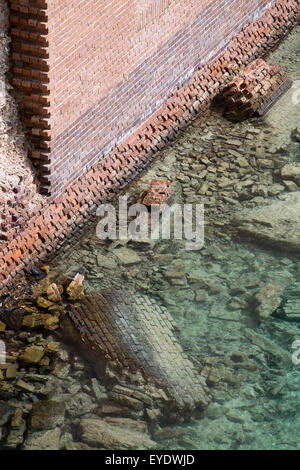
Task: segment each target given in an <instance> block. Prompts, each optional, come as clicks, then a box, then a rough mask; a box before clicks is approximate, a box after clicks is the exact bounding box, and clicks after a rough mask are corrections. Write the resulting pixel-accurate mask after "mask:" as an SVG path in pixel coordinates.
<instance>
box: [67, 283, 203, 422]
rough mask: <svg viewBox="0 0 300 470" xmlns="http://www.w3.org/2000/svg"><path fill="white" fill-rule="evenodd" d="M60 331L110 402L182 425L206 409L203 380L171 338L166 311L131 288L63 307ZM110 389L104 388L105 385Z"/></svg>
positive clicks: (170, 322)
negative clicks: (86, 363)
mask: <svg viewBox="0 0 300 470" xmlns="http://www.w3.org/2000/svg"><path fill="white" fill-rule="evenodd" d="M62 330H63V332H64V333H65V335H66V339H67V340H69V341H70V342H72V343H73V344H75V345H76V347H77V348H78V347H79V348H80V350H81V353H82V354H83V355H84V356H85V357H86V359H88V361H89V363H90V364H92V365H93V367H94V368H95V370H96V372H97V373H98V374H100V375H101V376H103V377H105V378H106V380H108V382H110V381H111V382H112V383H111V386H109V388H111V392H110V394H109V398H110V399H111V400H113V401H116V402H120V401H121V402H122V403H123V404H125V403H126V406H129V407H133V408H136V409H138V410H141V409H143V408H144V407H145V409H148V410H149V409H150V410H151V409H152V410H153V409H154V410H155V409H156V410H157V409H160V410H161V412H162V415H163V419H169V418H171V419H172V421H173V420H174V419H176V420H179V421H181V420H182V419H184V418H186V417H189V416H191V415H194V414H195V412H196V411H199V412H200V414H202V413H203V412H204V411H205V409H206V408H207V406H208V404H209V401H210V400H209V397H208V388H207V386H206V383H205V380H204V377H202V376H201V375H200V374H199V373H198V372H197V370H196V368H195V366H194V365H193V363H192V362H191V361H190V360H189V358H188V357H187V356H186V355H185V353H184V351H183V349H182V347H181V346H180V344H179V342H178V341H177V339H176V335H175V329H174V322H173V319H172V317H171V315H170V314H169V312H168V311H167V309H166V308H164V307H163V306H161V305H159V304H157V303H156V302H155V301H154V300H153V299H152V298H151V297H149V296H146V295H140V294H138V293H137V292H135V291H133V290H130V289H127V288H126V289H116V288H110V289H102V290H100V291H98V292H94V293H93V294H91V295H90V296H87V297H86V298H85V299H84V300H83V301H81V302H78V303H76V304H70V305H69V306H68V315H66V316H65V317H64V319H63V324H62ZM108 385H109V383H108Z"/></svg>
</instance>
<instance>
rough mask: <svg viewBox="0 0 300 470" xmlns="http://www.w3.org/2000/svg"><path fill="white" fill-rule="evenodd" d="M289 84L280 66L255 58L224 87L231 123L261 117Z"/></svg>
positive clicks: (228, 116)
mask: <svg viewBox="0 0 300 470" xmlns="http://www.w3.org/2000/svg"><path fill="white" fill-rule="evenodd" d="M291 84H292V82H291V80H289V78H288V76H287V74H286V73H285V72H284V71H283V70H282V68H281V67H280V65H269V64H267V63H266V62H265V61H264V60H262V59H257V60H255V61H254V62H252V63H251V64H250V65H249V66H248V67H247V68H246V69H245V70H243V71H242V73H241V74H240V75H239V76H238V77H237V78H236V79H235V80H234V81H233V82H231V83H230V84H229V85H227V86H226V87H225V88H224V90H223V98H224V102H225V106H226V111H225V115H226V117H227V118H228V119H231V120H233V121H241V120H243V119H247V118H249V117H251V116H262V115H264V114H265V113H266V112H267V111H268V110H269V109H270V107H271V106H272V105H273V104H274V103H275V102H276V100H277V99H278V98H279V97H280V96H281V95H282V94H283V93H284V92H285V91H286V90H287V89H288V88H289V87H290V86H291Z"/></svg>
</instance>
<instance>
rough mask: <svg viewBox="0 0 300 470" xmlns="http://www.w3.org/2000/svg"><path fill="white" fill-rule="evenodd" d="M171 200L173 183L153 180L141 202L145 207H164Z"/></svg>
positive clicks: (141, 196)
mask: <svg viewBox="0 0 300 470" xmlns="http://www.w3.org/2000/svg"><path fill="white" fill-rule="evenodd" d="M170 198H171V183H170V181H168V180H164V181H160V180H152V181H151V183H150V186H149V188H148V189H147V190H145V191H143V192H142V193H141V195H140V202H141V203H142V204H144V205H145V206H148V207H151V206H162V205H163V204H166V203H167V202H168V201H169V200H170Z"/></svg>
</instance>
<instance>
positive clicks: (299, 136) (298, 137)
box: [291, 127, 300, 142]
mask: <svg viewBox="0 0 300 470" xmlns="http://www.w3.org/2000/svg"><path fill="white" fill-rule="evenodd" d="M291 137H292V139H293V140H295V141H296V142H300V127H296V129H294V130H293V131H292V133H291Z"/></svg>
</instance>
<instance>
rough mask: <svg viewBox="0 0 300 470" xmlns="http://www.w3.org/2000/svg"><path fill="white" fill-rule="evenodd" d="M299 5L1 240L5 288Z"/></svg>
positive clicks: (260, 24) (267, 41) (204, 104)
mask: <svg viewBox="0 0 300 470" xmlns="http://www.w3.org/2000/svg"><path fill="white" fill-rule="evenodd" d="M23 1H24V2H25V1H27V0H23ZM299 6H300V0H277V1H276V2H275V3H274V5H273V6H272V7H271V8H270V9H269V10H267V11H266V13H265V14H264V15H263V16H261V17H260V18H259V19H257V20H256V21H254V22H251V23H249V24H248V25H247V26H245V27H244V28H243V29H242V30H241V32H240V33H238V34H237V35H235V36H234V38H233V39H232V40H231V41H230V42H229V43H228V45H227V47H226V48H224V49H223V51H222V52H221V53H220V54H219V55H218V56H217V57H215V58H214V59H212V60H210V61H209V63H207V64H205V65H203V66H201V67H199V68H198V69H197V70H196V71H195V72H194V73H193V74H192V75H191V77H190V78H189V80H188V81H187V83H186V84H184V85H182V86H179V87H178V88H177V89H176V90H175V91H174V92H173V93H170V94H169V97H168V99H167V100H166V101H165V102H164V103H163V104H162V105H161V106H160V107H159V109H158V110H157V111H156V112H155V113H153V114H152V115H151V116H150V117H149V118H148V120H147V121H145V122H144V123H143V124H142V125H141V126H139V127H138V129H137V130H136V131H135V132H133V133H131V135H130V136H129V137H127V138H126V139H125V140H124V141H123V142H122V144H120V145H118V146H117V147H115V148H114V149H113V150H112V151H110V152H109V153H108V154H107V155H106V156H105V157H103V158H102V159H101V160H100V161H98V162H97V163H95V164H93V165H92V166H91V168H90V169H89V170H88V171H87V172H85V174H84V175H82V176H81V177H79V178H78V180H77V181H76V182H74V183H73V184H72V185H69V188H68V189H67V190H65V191H64V192H63V193H61V194H60V195H59V196H58V197H56V199H55V200H54V201H53V202H51V203H49V204H48V205H47V206H45V207H43V208H41V209H40V210H38V211H37V213H36V215H35V217H31V218H30V219H29V220H27V221H26V222H25V223H24V224H23V225H22V227H20V228H19V232H18V233H13V234H10V235H11V236H10V237H9V238H8V241H7V242H1V241H0V291H1V290H2V291H3V290H4V289H5V288H7V287H8V286H9V285H10V283H11V282H12V281H13V279H14V278H15V277H16V276H17V275H18V274H19V273H21V272H23V271H24V270H26V269H29V268H30V267H31V266H32V265H33V264H34V263H36V262H37V261H38V260H42V259H44V258H45V257H46V256H47V255H48V254H49V252H51V251H52V250H53V249H54V248H55V247H56V246H58V245H59V244H60V243H62V242H63V240H64V238H65V237H66V236H67V235H68V234H70V233H71V232H72V231H74V230H76V228H77V227H78V224H80V223H82V221H83V220H84V219H85V218H87V217H88V216H89V214H91V212H92V211H93V210H94V209H95V208H96V205H97V204H98V203H99V202H100V201H104V200H107V199H109V198H110V197H111V196H113V195H115V194H116V192H117V191H118V190H119V189H121V188H122V187H124V186H125V185H126V184H127V183H128V182H129V181H131V180H132V179H133V178H134V177H135V176H136V175H137V174H138V173H139V172H140V171H141V170H142V168H143V167H144V166H145V165H146V164H147V163H148V162H149V161H150V159H151V158H152V157H153V156H154V155H155V152H156V151H157V150H158V149H159V148H161V147H163V146H164V145H166V144H167V143H168V141H169V140H171V139H172V138H174V136H176V135H177V134H178V132H179V130H180V129H181V128H184V127H185V125H186V124H187V123H188V122H189V121H190V120H191V119H193V118H194V117H195V116H198V115H199V113H201V112H204V111H205V110H206V109H207V108H208V106H209V104H210V102H211V100H212V99H213V98H214V97H215V96H216V94H217V93H218V90H219V88H220V87H221V86H224V85H226V84H228V83H229V82H230V81H231V80H232V79H233V78H234V76H235V74H237V73H238V72H239V71H240V68H241V67H242V66H245V65H247V64H249V63H250V62H252V61H253V60H254V59H256V58H258V57H260V56H263V55H264V54H265V52H266V51H267V50H268V49H269V48H270V47H273V46H274V44H276V42H277V41H278V40H279V39H280V38H281V37H282V36H283V35H284V34H285V33H286V32H287V31H288V30H289V29H290V28H292V27H293V25H294V24H295V21H296V17H297V15H299ZM145 21H146V20H145ZM71 165H72V162H71Z"/></svg>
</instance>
